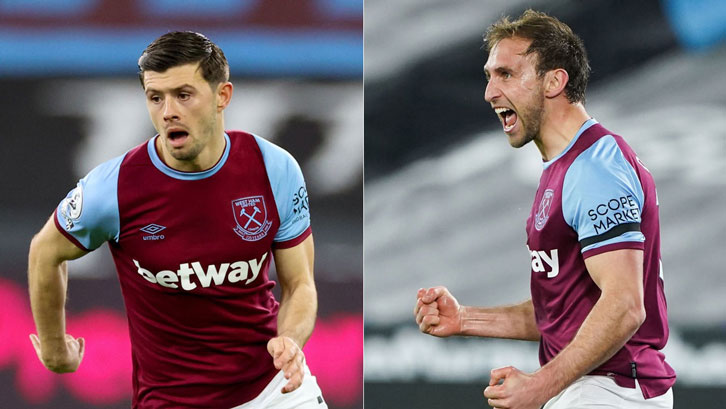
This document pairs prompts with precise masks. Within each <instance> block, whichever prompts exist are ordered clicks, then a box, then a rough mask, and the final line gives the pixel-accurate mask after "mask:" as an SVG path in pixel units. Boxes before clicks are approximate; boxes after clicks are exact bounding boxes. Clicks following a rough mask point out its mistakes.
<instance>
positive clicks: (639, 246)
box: [582, 241, 645, 259]
mask: <svg viewBox="0 0 726 409" xmlns="http://www.w3.org/2000/svg"><path fill="white" fill-rule="evenodd" d="M623 249H634V250H645V243H644V242H642V241H622V242H619V243H612V244H606V245H604V246H602V247H595V248H594V249H590V250H587V251H585V252H583V253H582V258H583V259H586V258H589V257H592V256H597V255H598V254H602V253H607V252H609V251H615V250H623Z"/></svg>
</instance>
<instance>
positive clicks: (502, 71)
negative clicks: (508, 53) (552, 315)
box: [484, 65, 514, 79]
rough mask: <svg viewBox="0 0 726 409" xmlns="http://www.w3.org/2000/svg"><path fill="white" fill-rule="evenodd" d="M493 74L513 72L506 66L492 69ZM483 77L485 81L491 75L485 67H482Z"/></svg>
mask: <svg viewBox="0 0 726 409" xmlns="http://www.w3.org/2000/svg"><path fill="white" fill-rule="evenodd" d="M494 72H496V73H498V74H501V73H504V72H514V70H513V69H512V68H511V67H507V66H506V65H500V66H499V67H497V68H495V69H494ZM484 75H485V76H486V77H487V79H489V78H490V77H491V74H490V73H489V70H488V69H487V66H486V65H485V66H484Z"/></svg>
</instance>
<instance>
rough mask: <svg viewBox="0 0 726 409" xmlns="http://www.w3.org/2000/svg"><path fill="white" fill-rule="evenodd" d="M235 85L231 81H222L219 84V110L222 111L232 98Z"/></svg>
mask: <svg viewBox="0 0 726 409" xmlns="http://www.w3.org/2000/svg"><path fill="white" fill-rule="evenodd" d="M233 91H234V86H233V85H232V83H231V82H229V81H227V82H222V83H220V84H219V85H217V111H219V112H222V111H224V109H225V108H227V105H229V102H230V101H231V100H232V93H233Z"/></svg>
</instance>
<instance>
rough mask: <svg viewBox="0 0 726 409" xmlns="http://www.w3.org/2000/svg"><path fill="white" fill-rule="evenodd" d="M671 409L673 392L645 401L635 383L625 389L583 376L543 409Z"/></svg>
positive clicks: (603, 380) (607, 381) (600, 378)
mask: <svg viewBox="0 0 726 409" xmlns="http://www.w3.org/2000/svg"><path fill="white" fill-rule="evenodd" d="M594 408H597V409H673V390H672V389H668V392H666V393H664V394H663V395H660V396H656V397H654V398H650V399H645V398H643V393H642V392H641V390H640V385H638V381H637V380H636V381H635V388H634V389H631V388H624V387H622V386H619V385H618V384H616V383H615V380H613V379H611V378H609V377H607V376H597V375H586V376H583V377H582V378H580V379H578V380H576V381H575V382H573V383H572V385H570V386H568V387H567V388H565V389H564V390H563V391H562V392H560V394H559V395H557V396H555V397H554V398H552V399H550V400H549V402H547V404H546V405H544V408H543V409H594Z"/></svg>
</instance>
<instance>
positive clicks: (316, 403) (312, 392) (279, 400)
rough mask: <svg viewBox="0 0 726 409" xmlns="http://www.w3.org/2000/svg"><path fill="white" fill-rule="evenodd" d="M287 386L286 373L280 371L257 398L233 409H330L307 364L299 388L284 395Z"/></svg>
mask: <svg viewBox="0 0 726 409" xmlns="http://www.w3.org/2000/svg"><path fill="white" fill-rule="evenodd" d="M285 385H287V379H285V373H284V372H282V371H280V372H278V373H277V375H275V377H274V378H272V380H271V381H270V383H268V384H267V386H265V389H264V390H263V391H262V392H260V394H259V395H257V397H256V398H254V399H252V400H251V401H249V402H246V403H243V404H242V405H239V406H235V407H234V408H232V409H328V405H327V404H326V403H325V401H324V400H323V393H322V392H321V391H320V387H319V386H318V382H317V381H316V380H315V377H314V376H313V375H312V374H311V373H310V368H308V366H307V364H305V376H304V377H303V381H302V384H301V385H300V387H299V388H297V389H295V390H294V391H292V392H289V393H282V392H281V391H282V387H283V386H285Z"/></svg>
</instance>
